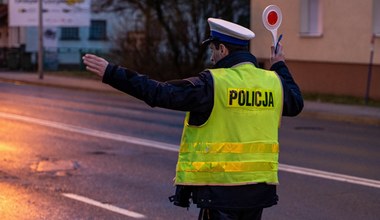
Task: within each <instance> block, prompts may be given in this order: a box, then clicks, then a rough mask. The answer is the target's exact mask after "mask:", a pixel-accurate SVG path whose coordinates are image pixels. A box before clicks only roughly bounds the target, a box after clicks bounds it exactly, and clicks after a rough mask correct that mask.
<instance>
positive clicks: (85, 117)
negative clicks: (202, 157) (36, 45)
mask: <svg viewBox="0 0 380 220" xmlns="http://www.w3.org/2000/svg"><path fill="white" fill-rule="evenodd" d="M183 117H184V113H181V112H175V111H170V110H164V109H159V108H154V109H152V108H150V107H148V106H146V105H145V104H144V103H142V102H141V101H138V100H135V99H133V98H131V97H129V96H127V95H122V94H113V93H99V92H84V91H77V90H67V89H58V88H51V87H39V86H30V85H14V84H10V83H0V125H1V126H0V219H26V220H28V219H138V218H140V217H143V218H145V219H197V214H198V210H197V208H196V207H195V206H192V207H191V208H190V210H189V211H187V210H186V209H182V208H178V207H175V206H173V205H172V204H170V203H169V202H168V199H167V197H168V196H170V195H172V193H173V192H174V187H173V185H172V179H173V177H174V175H175V170H174V169H175V164H176V157H177V152H176V149H177V145H178V143H179V140H180V136H181V128H182V125H181V124H182V121H183ZM379 135H380V128H379V127H375V126H366V125H357V124H349V123H343V122H342V123H340V122H331V121H324V120H318V119H312V118H307V117H302V116H301V117H297V118H284V120H283V122H282V127H281V130H280V142H281V153H280V163H281V165H282V168H281V171H280V182H281V184H280V185H279V187H278V194H279V197H280V202H279V205H277V206H274V207H272V208H270V209H266V210H265V211H264V215H263V219H303V220H304V219H306V220H307V219H310V220H314V219H378V218H379V216H380V182H379V180H380V172H379V170H380V160H379V158H380V150H379V148H380V138H379ZM290 165H291V166H290ZM303 168H307V170H303ZM319 171H325V172H328V173H320V172H319ZM341 175H345V176H341ZM371 180H374V181H373V182H371ZM347 181H349V182H347ZM368 183H371V184H368Z"/></svg>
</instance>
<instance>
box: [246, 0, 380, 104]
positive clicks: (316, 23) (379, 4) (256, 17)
mask: <svg viewBox="0 0 380 220" xmlns="http://www.w3.org/2000/svg"><path fill="white" fill-rule="evenodd" d="M269 3H270V4H275V5H278V6H279V7H280V8H281V11H282V14H283V20H282V25H281V27H280V28H279V32H278V33H279V34H280V33H282V34H283V39H282V43H283V45H284V47H285V55H286V60H287V64H288V66H289V67H290V68H291V70H292V73H293V75H294V77H295V79H296V80H297V82H298V83H299V85H300V86H301V90H302V91H304V92H307V93H324V94H335V95H347V96H356V97H364V96H365V93H366V90H367V80H368V71H369V68H370V57H371V47H372V46H373V43H374V56H373V66H372V70H371V72H372V76H371V82H370V91H369V94H370V97H371V98H373V99H377V100H380V0H365V1H356V0H334V1H325V0H290V1H281V0H272V1H266V0H251V28H252V30H254V31H255V33H256V38H255V39H253V41H252V43H251V50H252V52H253V53H254V54H255V55H256V56H257V57H258V58H259V59H260V60H261V61H262V64H263V65H264V66H266V67H267V68H268V67H269V59H268V58H269V55H270V51H269V47H270V45H271V44H272V40H271V35H270V32H269V31H267V30H266V29H265V28H264V26H263V25H262V22H261V16H262V12H263V10H264V9H265V7H266V6H267V5H268V4H269ZM371 40H374V41H373V42H371Z"/></svg>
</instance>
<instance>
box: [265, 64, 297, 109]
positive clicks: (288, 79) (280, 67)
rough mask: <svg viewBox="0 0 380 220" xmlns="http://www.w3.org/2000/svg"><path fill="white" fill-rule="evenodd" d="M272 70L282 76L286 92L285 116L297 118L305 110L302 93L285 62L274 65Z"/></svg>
mask: <svg viewBox="0 0 380 220" xmlns="http://www.w3.org/2000/svg"><path fill="white" fill-rule="evenodd" d="M271 70H273V71H276V73H277V74H278V75H279V76H280V79H281V82H282V87H283V90H284V106H283V111H282V115H283V116H296V115H298V114H299V113H300V112H301V111H302V109H303V98H302V94H301V91H300V89H299V87H298V85H297V84H296V82H295V81H294V79H293V77H292V75H291V74H290V72H289V69H288V67H287V66H286V64H285V62H282V61H281V62H277V63H275V64H273V65H272V67H271Z"/></svg>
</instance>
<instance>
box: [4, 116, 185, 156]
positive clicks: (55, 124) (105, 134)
mask: <svg viewBox="0 0 380 220" xmlns="http://www.w3.org/2000/svg"><path fill="white" fill-rule="evenodd" d="M0 117H1V118H6V119H12V120H17V121H22V122H27V123H33V124H38V125H43V126H46V127H51V128H57V129H61V130H65V131H71V132H75V133H79V134H85V135H89V136H94V137H100V138H106V139H111V140H115V141H121V142H126V143H130V144H137V145H142V146H146V147H151V148H157V149H161V150H167V151H174V152H178V146H177V145H173V144H167V143H163V142H157V141H151V140H146V139H141V138H136V137H131V136H126V135H120V134H114V133H110V132H105V131H99V130H94V129H89V128H83V127H79V126H75V125H69V124H64V123H59V122H53V121H47V120H43V119H37V118H31V117H27V116H22V115H16V114H11V113H5V112H0Z"/></svg>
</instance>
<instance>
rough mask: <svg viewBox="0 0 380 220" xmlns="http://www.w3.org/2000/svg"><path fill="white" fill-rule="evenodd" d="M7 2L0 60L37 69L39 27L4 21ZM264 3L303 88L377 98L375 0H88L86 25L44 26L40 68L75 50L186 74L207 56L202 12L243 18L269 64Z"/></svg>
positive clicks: (161, 72)
mask: <svg viewBox="0 0 380 220" xmlns="http://www.w3.org/2000/svg"><path fill="white" fill-rule="evenodd" d="M8 2H9V0H0V68H5V69H11V70H36V63H37V62H36V60H37V48H38V29H37V27H10V26H9V25H8V19H9V18H8ZM67 2H72V1H69V0H68V1H67ZM221 2H223V4H221ZM157 4H158V5H157ZM268 4H276V5H278V6H279V7H280V8H281V10H282V13H283V21H282V25H281V27H280V28H279V32H278V33H279V34H281V33H282V34H283V36H284V37H283V41H282V43H283V45H284V46H285V54H286V60H287V64H288V66H289V67H290V68H291V70H292V73H293V75H294V77H295V79H296V80H297V82H298V83H299V85H300V86H301V89H302V91H303V92H304V93H318V94H332V95H345V96H354V97H364V96H366V95H369V97H370V98H371V99H376V100H380V0H365V1H356V0H335V1H324V0H289V1H281V0H272V1H267V0H244V1H243V0H242V1H233V0H228V1H227V0H225V1H221V0H210V1H204V2H203V1H195V2H192V1H180V2H178V1H172V0H166V1H162V2H161V1H148V0H141V1H129V0H107V1H106V0H98V1H92V7H91V14H90V25H89V26H86V27H79V26H78V27H75V26H70V27H45V28H44V44H45V56H44V57H45V58H44V63H45V69H46V70H57V69H59V70H70V69H80V68H82V67H83V66H81V65H82V64H81V57H82V55H83V54H85V53H95V54H99V55H113V57H112V60H113V61H114V62H116V63H119V64H121V65H126V66H129V67H131V68H136V69H139V70H140V71H141V72H144V73H152V74H153V75H151V77H153V78H157V79H161V80H166V79H171V78H184V77H188V76H190V75H191V74H194V73H197V72H199V71H201V70H202V69H203V68H205V66H203V64H204V63H205V62H206V64H207V61H208V60H209V58H208V57H207V54H206V53H205V51H207V48H206V49H205V48H200V47H199V44H200V42H201V41H202V40H203V39H205V38H206V37H207V35H208V31H209V29H208V26H207V22H206V20H207V18H208V17H219V18H223V19H226V20H230V21H233V22H237V23H239V24H242V25H244V26H248V23H250V26H251V29H252V30H253V31H254V32H255V33H256V38H255V39H253V40H252V42H251V51H252V52H253V54H255V55H256V56H257V58H258V59H259V61H260V65H261V66H262V67H265V68H269V55H270V49H269V48H270V46H271V44H272V42H271V34H270V32H269V31H267V30H266V29H265V28H264V26H263V24H262V19H261V16H262V12H263V10H264V9H265V7H266V6H268ZM249 17H250V20H249ZM371 41H372V42H371ZM371 48H373V59H372V60H371V59H370V58H371ZM205 54H206V55H205ZM146 60H149V62H146ZM369 73H371V74H369ZM154 74H155V75H154ZM369 75H370V78H369Z"/></svg>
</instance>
